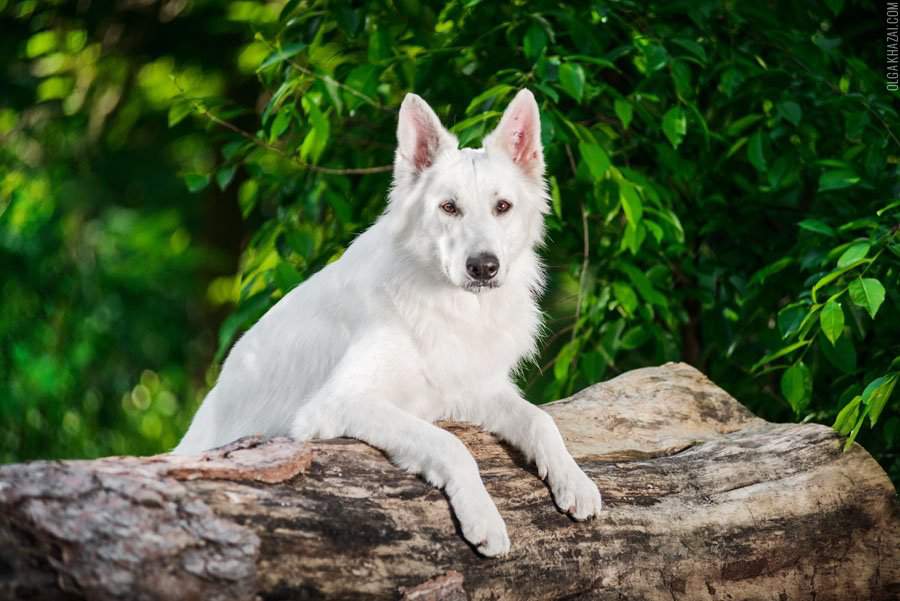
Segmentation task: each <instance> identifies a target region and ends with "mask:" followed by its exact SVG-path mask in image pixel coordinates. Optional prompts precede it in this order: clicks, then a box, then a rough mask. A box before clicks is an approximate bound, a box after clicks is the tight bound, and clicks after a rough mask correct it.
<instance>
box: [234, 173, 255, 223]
mask: <svg viewBox="0 0 900 601" xmlns="http://www.w3.org/2000/svg"><path fill="white" fill-rule="evenodd" d="M258 193H259V182H257V181H256V180H255V179H252V178H251V179H248V180H246V181H245V182H244V183H242V184H241V185H240V187H239V188H238V206H239V207H241V215H242V216H243V217H244V219H246V218H247V217H249V216H250V213H251V212H252V211H253V208H254V207H255V206H256V200H257V197H258Z"/></svg>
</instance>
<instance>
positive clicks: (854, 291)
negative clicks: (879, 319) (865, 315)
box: [850, 278, 884, 319]
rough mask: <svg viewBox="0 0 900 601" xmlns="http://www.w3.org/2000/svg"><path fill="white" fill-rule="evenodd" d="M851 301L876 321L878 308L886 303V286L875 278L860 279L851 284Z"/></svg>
mask: <svg viewBox="0 0 900 601" xmlns="http://www.w3.org/2000/svg"><path fill="white" fill-rule="evenodd" d="M850 300H852V301H853V304H855V305H856V306H857V307H862V308H863V309H865V310H866V311H868V312H869V316H870V317H871V318H872V319H875V314H876V313H878V308H879V307H881V303H883V302H884V286H882V285H881V282H879V281H878V280H877V279H875V278H860V279H857V280H853V281H852V282H850Z"/></svg>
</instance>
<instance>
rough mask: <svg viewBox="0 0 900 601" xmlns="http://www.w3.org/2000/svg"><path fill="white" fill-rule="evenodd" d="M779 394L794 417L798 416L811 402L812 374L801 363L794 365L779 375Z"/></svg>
mask: <svg viewBox="0 0 900 601" xmlns="http://www.w3.org/2000/svg"><path fill="white" fill-rule="evenodd" d="M781 394H783V395H784V398H786V399H787V401H788V403H790V405H791V408H792V409H793V410H794V414H796V415H800V413H801V412H802V411H803V410H804V409H806V408H807V407H808V406H809V402H810V401H811V400H812V374H811V373H810V371H809V368H808V367H806V365H805V364H804V363H803V362H802V361H800V362H798V363H795V364H794V365H792V366H791V367H789V368H788V369H787V370H785V372H784V373H783V374H782V375H781Z"/></svg>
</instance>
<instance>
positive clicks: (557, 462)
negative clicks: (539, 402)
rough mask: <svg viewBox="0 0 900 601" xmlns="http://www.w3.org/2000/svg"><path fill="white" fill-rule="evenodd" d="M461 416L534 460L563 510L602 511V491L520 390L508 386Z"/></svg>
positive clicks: (582, 514)
mask: <svg viewBox="0 0 900 601" xmlns="http://www.w3.org/2000/svg"><path fill="white" fill-rule="evenodd" d="M461 417H462V418H463V419H469V420H471V421H474V422H476V423H478V424H480V425H481V426H483V427H484V428H485V429H487V430H489V431H491V432H493V433H495V434H497V435H498V436H500V437H501V438H503V439H504V440H506V441H507V442H509V443H511V444H512V445H513V446H515V447H516V448H518V449H519V450H521V451H522V452H523V453H524V454H525V455H526V457H527V458H528V460H529V461H534V463H535V464H536V465H537V468H538V474H539V475H540V477H541V478H542V479H545V480H546V481H547V483H548V484H549V485H550V490H551V491H552V492H553V498H554V500H555V501H556V504H557V505H558V506H559V508H560V509H561V510H563V511H565V512H566V513H568V514H569V515H571V516H572V517H573V518H575V519H576V520H587V519H590V518H592V517H594V516H595V515H597V514H598V513H600V508H601V505H602V502H601V497H600V491H598V490H597V485H596V484H594V481H593V480H591V479H590V478H588V477H587V475H586V474H585V473H584V472H583V471H582V470H581V468H580V467H578V464H577V463H575V460H574V459H572V455H570V454H569V451H568V450H567V449H566V445H565V443H564V442H563V438H562V435H561V434H560V433H559V429H558V428H557V427H556V423H555V422H554V421H553V418H552V417H550V414H549V413H547V412H546V411H544V410H542V409H540V408H539V407H536V406H535V405H532V404H531V403H529V402H528V401H526V400H525V399H523V398H522V397H521V395H519V393H518V391H517V390H515V389H513V388H512V387H509V389H508V390H504V391H503V392H501V393H499V394H497V395H496V396H494V397H492V398H490V399H488V400H486V401H485V402H483V403H473V404H472V405H470V406H468V407H467V408H466V409H465V411H464V415H462V416H461Z"/></svg>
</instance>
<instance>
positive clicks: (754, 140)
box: [747, 129, 766, 172]
mask: <svg viewBox="0 0 900 601" xmlns="http://www.w3.org/2000/svg"><path fill="white" fill-rule="evenodd" d="M747 160H749V161H750V164H751V165H753V167H754V168H755V169H756V170H757V171H761V172H762V171H765V170H766V155H765V152H764V151H763V133H762V130H760V129H758V130H756V132H754V134H753V135H752V136H750V143H749V144H747Z"/></svg>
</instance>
